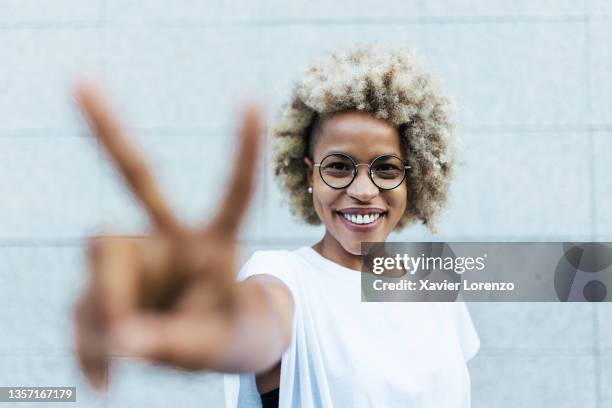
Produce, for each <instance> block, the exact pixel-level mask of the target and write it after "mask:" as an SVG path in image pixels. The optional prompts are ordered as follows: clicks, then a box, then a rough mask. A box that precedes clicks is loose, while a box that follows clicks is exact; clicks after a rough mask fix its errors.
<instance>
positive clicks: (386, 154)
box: [323, 150, 403, 161]
mask: <svg viewBox="0 0 612 408" xmlns="http://www.w3.org/2000/svg"><path fill="white" fill-rule="evenodd" d="M330 154H343V155H345V156H349V157H350V158H351V159H353V160H355V161H357V159H356V158H355V156H353V155H351V154H348V153H346V152H343V151H341V150H331V151H329V152H326V153H325V154H323V157H325V156H329V155H330ZM380 156H397V157H399V158H400V159H402V155H401V153H396V152H387V153H381V154H376V155H374V156H372V157H371V158H370V159H369V161H372V160H374V159H375V158H377V157H380ZM402 160H403V159H402Z"/></svg>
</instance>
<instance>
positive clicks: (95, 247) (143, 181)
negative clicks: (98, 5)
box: [75, 82, 262, 390]
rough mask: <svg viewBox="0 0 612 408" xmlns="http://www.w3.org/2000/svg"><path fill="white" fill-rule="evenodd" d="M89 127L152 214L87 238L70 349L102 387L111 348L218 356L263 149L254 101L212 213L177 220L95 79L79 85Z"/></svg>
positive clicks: (181, 363) (115, 352)
mask: <svg viewBox="0 0 612 408" xmlns="http://www.w3.org/2000/svg"><path fill="white" fill-rule="evenodd" d="M75 93H76V99H77V101H78V104H79V106H80V108H81V110H82V111H83V113H84V115H85V117H86V118H87V120H88V122H89V124H90V127H91V129H92V131H93V133H94V134H95V136H96V137H97V139H98V140H99V141H100V144H101V145H102V146H103V147H104V149H105V150H106V152H107V153H108V155H109V156H110V158H111V159H112V161H113V162H114V164H115V165H116V167H117V168H118V169H119V171H120V173H121V174H122V176H123V177H124V179H125V181H126V183H127V185H128V187H129V188H130V189H131V191H132V192H133V194H134V196H135V197H136V198H137V199H138V200H139V201H140V203H141V205H142V206H143V207H144V209H145V210H146V212H147V214H148V215H149V217H150V219H151V221H152V224H153V227H154V232H153V233H152V234H151V235H144V236H119V235H116V236H112V235H106V236H95V237H93V238H91V239H90V240H89V242H88V248H87V251H88V259H89V269H90V272H91V274H90V278H89V281H88V286H87V288H86V289H85V291H84V293H83V294H82V295H81V297H80V298H79V299H78V301H77V303H76V307H75V323H76V332H75V336H76V338H75V340H76V353H77V358H78V361H79V364H80V366H81V368H82V370H83V372H84V373H85V375H86V377H87V378H88V380H89V381H90V382H91V383H92V385H93V386H94V387H95V388H97V389H99V390H104V389H106V387H107V381H108V367H109V360H110V357H111V356H129V357H139V358H145V359H148V360H152V361H155V362H160V363H165V364H170V365H172V366H175V367H179V368H185V369H203V368H207V367H210V366H215V365H218V364H216V363H215V358H217V356H219V355H220V353H219V352H218V351H220V350H222V349H223V348H224V347H225V348H227V345H228V344H229V343H230V342H231V339H230V336H231V333H230V331H231V330H230V329H229V328H230V326H231V322H232V319H233V318H234V314H233V310H234V309H235V305H236V299H237V297H238V296H239V295H238V290H237V285H236V284H235V272H236V253H237V246H236V238H237V234H238V232H239V228H240V224H241V222H242V220H243V218H244V215H245V212H246V210H247V208H248V205H249V201H250V199H251V196H252V193H253V190H254V185H255V176H254V175H255V174H256V170H257V169H256V167H257V160H258V158H259V154H260V153H259V152H260V145H261V134H262V122H261V114H260V112H259V109H258V108H257V107H256V106H255V105H253V104H248V105H246V106H245V108H244V110H243V113H242V116H241V118H240V124H239V127H238V143H239V147H238V149H237V155H236V157H235V162H234V167H233V169H232V171H231V173H230V179H229V181H228V187H227V191H226V192H225V194H224V196H223V198H222V200H221V202H220V204H219V206H218V209H217V210H216V212H215V214H214V216H213V217H212V218H211V219H210V220H208V221H207V222H206V223H205V224H204V225H201V226H196V227H187V226H184V225H181V223H180V222H179V221H178V219H177V218H176V217H175V216H174V215H173V213H172V211H171V210H170V208H169V207H168V205H167V202H166V200H165V199H164V197H162V195H161V193H160V190H159V189H158V187H157V185H156V183H155V181H154V179H153V177H152V174H151V172H150V171H149V169H148V167H147V165H146V163H145V161H144V160H143V158H142V157H141V156H140V154H139V152H138V151H137V150H136V149H135V148H134V146H133V145H132V144H131V143H130V141H129V139H128V137H127V135H126V134H125V131H124V129H123V128H122V127H121V125H120V124H119V122H118V121H117V119H116V118H115V116H114V115H113V113H112V112H111V110H110V108H109V105H108V103H107V101H106V100H105V98H104V96H103V92H102V91H101V90H100V88H99V86H97V85H94V84H93V83H92V82H80V83H78V84H77V86H76V91H75Z"/></svg>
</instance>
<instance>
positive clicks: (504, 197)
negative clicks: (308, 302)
mask: <svg viewBox="0 0 612 408" xmlns="http://www.w3.org/2000/svg"><path fill="white" fill-rule="evenodd" d="M611 4H612V3H610V2H609V1H608V0H579V1H575V0H574V1H570V0H556V1H553V0H546V1H528V0H520V1H513V2H508V1H502V0H493V1H490V0H489V1H484V0H481V1H476V0H445V1H441V0H402V1H400V0H389V1H387V2H384V3H382V4H381V3H379V2H374V1H370V0H356V1H355V0H353V1H348V0H341V1H335V2H330V1H320V0H317V1H314V0H312V1H308V2H307V1H303V0H299V1H293V2H287V1H280V0H256V1H248V0H237V1H232V2H228V1H221V0H210V1H196V0H175V1H172V2H169V1H160V0H151V1H144V0H121V1H120V0H87V1H76V0H55V1H53V2H45V1H42V0H38V1H36V0H3V1H2V2H0V50H1V54H0V55H1V60H2V62H1V63H0V301H1V302H2V305H3V307H2V308H0V319H1V321H2V322H3V324H2V326H1V327H2V328H1V329H0V385H76V386H77V387H78V389H79V393H78V396H79V398H78V403H77V404H76V405H75V404H70V406H82V407H122V406H126V407H133V406H160V407H162V406H163V407H166V406H168V405H170V404H178V405H180V406H185V407H207V406H221V404H222V400H223V398H222V383H221V381H220V380H221V377H220V376H219V375H217V374H214V373H182V372H178V371H174V370H169V369H163V368H160V367H150V366H147V365H145V364H134V363H132V364H130V363H126V362H124V361H121V362H119V364H117V365H116V366H115V367H114V368H113V378H116V379H117V381H115V382H113V385H112V388H111V392H110V394H109V395H108V396H107V397H101V396H98V395H96V394H94V393H92V392H91V391H90V390H89V388H88V387H87V386H86V384H85V382H84V379H83V378H82V376H81V374H80V373H79V371H78V369H77V367H76V362H75V360H74V358H73V354H72V342H71V336H72V327H71V321H70V319H71V308H72V303H73V301H74V298H75V296H76V294H77V293H78V291H79V289H80V288H81V287H82V284H83V282H84V281H85V277H86V268H85V262H84V253H83V245H84V238H85V237H87V236H88V235H90V234H92V233H95V232H96V231H98V230H100V229H102V228H104V229H105V230H107V231H108V230H115V231H116V230H117V229H118V228H119V229H120V230H121V231H126V232H137V231H141V230H142V229H143V228H146V227H147V220H146V218H145V217H144V215H143V213H142V211H141V210H140V209H139V208H138V207H137V206H136V205H135V204H134V202H133V200H132V199H131V197H130V196H129V194H127V193H126V192H125V190H123V187H122V185H121V183H120V180H119V179H118V177H117V174H116V172H115V170H114V169H113V168H112V167H111V166H109V164H108V162H107V161H106V159H105V157H104V156H103V154H101V153H100V151H99V150H98V149H97V146H96V144H95V142H94V141H93V139H92V138H91V137H90V136H89V135H88V133H87V132H86V131H85V127H84V123H83V122H82V120H81V119H80V117H79V115H78V113H77V112H76V110H75V108H74V104H73V103H72V100H71V96H70V84H71V81H72V80H73V78H74V77H75V75H77V74H78V73H80V72H93V73H95V74H96V75H97V76H99V77H101V78H102V79H103V80H104V81H105V83H106V84H107V85H108V87H109V89H110V90H111V92H112V95H113V100H114V102H115V105H116V107H117V110H118V111H119V112H121V114H122V115H123V116H124V118H125V122H126V124H127V126H128V127H129V128H130V130H131V132H132V135H133V136H134V138H135V139H136V140H137V142H138V143H139V145H140V146H141V147H142V149H143V150H144V151H145V152H146V153H147V154H148V155H149V157H150V158H151V162H152V163H153V164H154V165H155V172H156V176H157V177H158V179H159V180H160V183H161V185H162V187H163V189H164V191H165V192H166V193H167V194H168V197H169V198H170V201H171V202H172V204H173V205H174V206H175V208H176V209H177V211H180V212H181V214H183V216H184V217H185V218H186V219H189V220H194V221H195V220H197V219H198V218H199V217H202V216H206V215H207V214H208V212H209V211H210V210H211V209H212V208H214V205H215V203H216V202H217V200H218V199H219V193H220V191H221V190H220V187H221V186H222V183H223V180H224V179H223V177H222V176H220V175H222V174H223V169H225V168H227V166H228V165H229V164H230V157H231V154H232V152H233V135H232V133H231V129H232V127H233V119H234V113H235V108H236V105H237V101H239V100H240V99H241V98H243V97H245V96H246V95H258V96H260V97H261V98H262V99H263V100H265V101H266V103H267V105H268V108H269V114H268V115H269V118H270V119H271V118H272V117H273V115H274V112H275V111H276V109H277V108H278V106H279V104H280V103H282V102H283V100H284V98H285V97H286V94H287V91H288V88H289V86H290V84H291V81H292V79H293V78H295V77H296V75H297V74H298V73H299V72H300V70H301V69H303V68H304V67H305V65H306V64H307V63H308V61H310V60H311V58H312V57H314V56H317V55H320V54H322V53H325V52H326V51H329V50H332V49H334V48H336V47H338V46H343V45H347V44H351V43H355V42H364V41H370V42H371V41H381V42H393V43H399V44H405V45H408V46H412V47H414V48H416V49H417V50H418V51H419V53H420V54H421V55H423V56H424V57H425V58H426V59H427V60H428V61H429V65H430V66H431V68H432V70H433V71H434V72H436V73H438V74H439V75H440V76H441V77H442V78H443V80H444V83H445V85H446V87H447V88H448V90H449V92H450V93H451V94H452V95H453V96H454V98H455V99H456V100H457V103H458V107H459V119H460V123H461V126H460V132H459V133H460V137H461V139H462V141H463V149H462V155H461V163H460V167H459V171H458V174H457V179H456V182H455V184H454V185H453V188H452V192H451V193H452V194H451V200H450V211H449V212H448V214H447V215H446V216H445V217H444V218H443V219H442V220H441V221H440V224H439V233H438V234H437V235H431V234H429V233H428V232H427V231H426V230H425V229H424V228H423V227H420V226H414V227H412V228H409V229H408V230H406V231H405V232H403V233H401V234H394V236H393V239H419V240H461V239H469V240H479V239H483V240H559V241H564V240H571V239H573V240H605V241H610V240H612V215H611V213H610V211H608V209H609V208H611V207H612V181H611V180H612V178H611V177H610V175H609V174H610V172H611V170H612V164H611V163H612V142H611V140H612V100H611V97H610V95H612V74H611V72H612V71H611V70H610V69H609V67H610V64H611V63H612V40H611V38H612V5H611ZM268 147H269V146H268ZM269 155H270V153H269V149H268V151H267V153H266V157H267V158H269ZM321 234H322V229H321V228H320V227H309V226H305V225H303V224H300V223H298V222H296V221H295V220H294V219H293V218H292V217H291V216H290V214H289V211H288V209H287V207H286V206H285V205H283V204H282V199H281V194H280V192H279V191H278V188H277V186H276V185H275V183H274V182H273V180H272V175H271V171H270V166H269V164H268V165H267V166H263V168H262V170H261V178H260V183H259V190H258V193H257V196H256V197H255V199H254V202H253V206H252V208H251V211H250V215H249V218H248V220H247V223H246V225H245V227H244V229H243V232H242V242H243V251H242V252H243V253H242V259H246V258H247V257H248V256H249V255H250V254H251V253H252V252H253V251H254V250H257V249H262V248H281V247H282V248H295V247H297V246H300V245H304V244H310V243H312V242H314V240H317V239H319V238H320V236H321ZM469 307H470V309H471V312H472V315H473V318H474V321H475V324H476V326H477V330H478V332H479V334H480V336H481V340H482V349H481V352H480V353H479V355H478V356H477V357H476V358H475V359H474V360H473V361H472V362H471V363H470V370H471V374H472V393H473V405H474V407H514V406H525V407H548V406H559V407H576V406H580V407H593V408H603V407H607V406H610V405H612V387H611V386H610V384H612V340H611V339H612V323H611V322H610V318H609V316H610V312H612V308H610V307H609V306H608V305H588V304H586V305H585V304H572V305H568V304H470V305H469ZM23 406H27V405H23ZM33 406H34V405H33Z"/></svg>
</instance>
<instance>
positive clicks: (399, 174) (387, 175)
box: [320, 154, 405, 190]
mask: <svg viewBox="0 0 612 408" xmlns="http://www.w3.org/2000/svg"><path fill="white" fill-rule="evenodd" d="M404 171H405V168H404V163H403V161H402V160H401V159H400V158H398V157H395V156H381V157H379V158H377V159H376V160H375V161H374V162H372V163H371V165H370V172H371V178H372V181H373V182H374V184H375V185H376V186H377V187H378V188H380V189H384V190H390V189H393V188H396V187H397V186H399V185H400V184H401V182H402V181H403V180H404ZM320 173H321V177H322V178H323V181H324V182H325V183H326V184H327V185H329V186H330V187H333V188H344V187H347V186H348V185H349V184H351V182H352V181H353V179H354V178H355V175H356V174H357V168H356V166H355V164H354V163H353V161H352V160H351V159H350V158H349V157H348V156H344V155H341V154H331V155H329V156H327V157H325V158H324V159H323V161H321V166H320Z"/></svg>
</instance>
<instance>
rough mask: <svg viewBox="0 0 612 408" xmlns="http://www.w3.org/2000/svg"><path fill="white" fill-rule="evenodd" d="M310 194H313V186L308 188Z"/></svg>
mask: <svg viewBox="0 0 612 408" xmlns="http://www.w3.org/2000/svg"><path fill="white" fill-rule="evenodd" d="M308 193H309V194H312V187H311V186H308Z"/></svg>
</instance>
